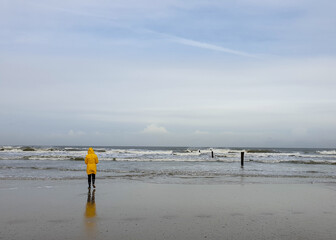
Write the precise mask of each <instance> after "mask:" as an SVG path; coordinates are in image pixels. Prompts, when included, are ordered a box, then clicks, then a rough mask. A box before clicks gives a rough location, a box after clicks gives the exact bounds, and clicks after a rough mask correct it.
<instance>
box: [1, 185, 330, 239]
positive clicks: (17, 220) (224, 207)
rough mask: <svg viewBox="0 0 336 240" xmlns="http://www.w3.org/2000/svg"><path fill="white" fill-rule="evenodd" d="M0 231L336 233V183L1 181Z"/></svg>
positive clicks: (17, 234)
mask: <svg viewBox="0 0 336 240" xmlns="http://www.w3.org/2000/svg"><path fill="white" fill-rule="evenodd" d="M0 214H1V217H0V239H6V240H7V239H25V240H28V239H120V240H122V239H142V240H145V239H146V240H150V239H190V240H195V239H230V240H231V239H305V240H307V239H312V240H313V239H314V240H317V239H335V237H336V227H335V226H336V187H335V186H332V185H330V186H327V185H317V184H245V185H239V184H231V185H230V184H222V185H188V184H153V183H143V182H136V181H117V180H98V181H97V189H96V191H95V192H92V191H91V192H90V194H88V190H87V188H86V182H85V181H79V180H72V181H18V180H16V181H1V185H0Z"/></svg>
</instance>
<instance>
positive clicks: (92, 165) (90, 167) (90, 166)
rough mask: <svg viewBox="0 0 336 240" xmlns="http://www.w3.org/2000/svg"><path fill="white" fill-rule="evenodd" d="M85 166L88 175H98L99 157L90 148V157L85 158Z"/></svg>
mask: <svg viewBox="0 0 336 240" xmlns="http://www.w3.org/2000/svg"><path fill="white" fill-rule="evenodd" d="M85 164H86V165H87V166H86V173H87V174H88V175H89V174H92V173H93V174H96V173H97V166H96V164H98V157H97V155H96V154H95V153H94V151H93V149H92V148H89V150H88V155H86V157H85Z"/></svg>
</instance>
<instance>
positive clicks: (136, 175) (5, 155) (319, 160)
mask: <svg viewBox="0 0 336 240" xmlns="http://www.w3.org/2000/svg"><path fill="white" fill-rule="evenodd" d="M87 149H88V147H83V146H81V147H77V146H48V147H46V146H1V147H0V179H3V180H17V179H20V180H35V179H40V180H44V179H45V180H47V179H52V180H71V179H86V178H87V175H86V172H85V170H86V165H85V163H84V158H85V156H86V154H87ZM94 150H95V152H96V154H97V156H98V158H99V161H100V162H99V164H98V166H97V168H98V173H97V179H116V180H125V181H128V180H136V181H146V182H154V183H192V184H194V183H196V184H221V183H336V150H335V149H301V148H208V147H202V148H190V147H100V146H97V147H94ZM211 151H213V152H214V158H212V157H211ZM241 152H244V155H245V164H244V167H243V168H242V167H241V164H240V156H241Z"/></svg>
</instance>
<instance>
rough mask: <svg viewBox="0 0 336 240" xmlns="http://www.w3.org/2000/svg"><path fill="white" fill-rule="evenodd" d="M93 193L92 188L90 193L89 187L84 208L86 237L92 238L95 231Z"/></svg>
mask: <svg viewBox="0 0 336 240" xmlns="http://www.w3.org/2000/svg"><path fill="white" fill-rule="evenodd" d="M95 193H96V190H95V189H94V190H93V191H92V193H91V191H90V189H89V191H88V195H87V201H86V208H85V213H84V216H85V219H84V221H85V230H86V232H87V235H88V237H89V238H90V239H91V238H93V239H94V236H95V233H96V215H97V214H96V202H95Z"/></svg>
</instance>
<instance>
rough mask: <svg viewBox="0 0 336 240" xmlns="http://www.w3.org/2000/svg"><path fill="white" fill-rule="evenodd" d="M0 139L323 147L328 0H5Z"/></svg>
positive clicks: (330, 58)
mask: <svg viewBox="0 0 336 240" xmlns="http://www.w3.org/2000/svg"><path fill="white" fill-rule="evenodd" d="M2 5H3V7H1V10H0V20H1V21H0V22H1V23H0V28H1V32H0V35H1V40H0V51H1V55H0V86H1V90H2V91H1V92H2V94H1V96H0V107H1V109H2V111H1V113H0V117H1V120H0V121H1V122H0V123H1V125H0V132H1V136H0V144H37V145H39V144H48V145H53V144H57V145H69V144H70V145H90V144H91V145H174V146H261V147H333V146H334V145H335V141H336V137H335V136H336V134H335V133H336V130H335V129H336V124H335V121H334V120H335V119H336V110H335V109H336V108H335V106H336V105H335V104H336V97H335V90H334V89H335V87H336V86H335V85H336V81H335V80H336V68H335V66H336V58H335V53H336V52H335V50H336V49H335V45H334V44H333V42H335V38H336V31H335V27H334V26H335V18H334V17H333V15H334V10H336V5H335V3H334V2H333V1H320V2H318V3H317V2H316V1H295V2H293V1H262V0H258V1H225V3H223V2H222V1H211V3H209V2H208V1H183V2H181V1H170V0H166V1H150V0H148V1H113V2H110V1H48V3H45V2H44V1H37V0H36V1H16V0H14V1H4V2H3V3H2Z"/></svg>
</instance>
